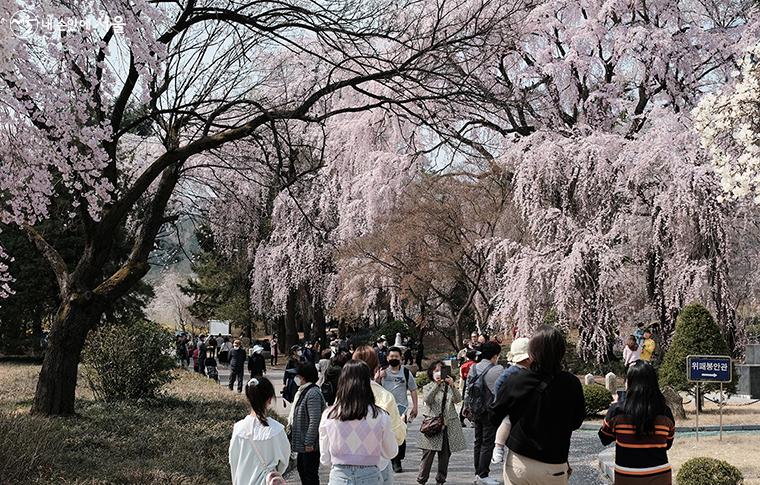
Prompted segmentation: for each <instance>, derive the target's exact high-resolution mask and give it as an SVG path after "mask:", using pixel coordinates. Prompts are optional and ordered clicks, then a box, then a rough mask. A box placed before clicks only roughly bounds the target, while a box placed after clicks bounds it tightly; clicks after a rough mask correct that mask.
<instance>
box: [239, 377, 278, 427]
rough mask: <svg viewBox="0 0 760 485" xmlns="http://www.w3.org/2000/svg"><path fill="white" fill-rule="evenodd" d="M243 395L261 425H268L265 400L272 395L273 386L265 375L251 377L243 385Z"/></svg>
mask: <svg viewBox="0 0 760 485" xmlns="http://www.w3.org/2000/svg"><path fill="white" fill-rule="evenodd" d="M245 397H247V398H248V404H250V405H251V410H253V413H254V414H255V415H256V417H257V418H258V419H259V422H260V423H261V424H262V425H263V426H269V422H268V421H267V413H266V409H267V402H269V400H270V399H272V398H273V397H274V386H273V385H272V383H271V382H269V379H267V378H266V377H259V378H253V379H251V380H249V381H248V383H247V384H246V385H245Z"/></svg>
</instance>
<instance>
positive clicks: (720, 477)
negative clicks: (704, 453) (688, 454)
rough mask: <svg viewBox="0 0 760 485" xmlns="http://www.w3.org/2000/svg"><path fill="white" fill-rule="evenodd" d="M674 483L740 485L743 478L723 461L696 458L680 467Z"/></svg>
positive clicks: (685, 484)
mask: <svg viewBox="0 0 760 485" xmlns="http://www.w3.org/2000/svg"><path fill="white" fill-rule="evenodd" d="M676 482H677V483H678V485H741V484H743V483H744V476H743V475H742V472H740V471H739V469H738V468H736V467H735V466H733V465H732V464H730V463H727V462H725V461H723V460H716V459H715V458H706V457H697V458H692V459H690V460H688V461H687V462H686V463H684V464H683V465H681V469H680V470H678V476H677V477H676Z"/></svg>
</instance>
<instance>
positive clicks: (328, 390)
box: [319, 379, 335, 406]
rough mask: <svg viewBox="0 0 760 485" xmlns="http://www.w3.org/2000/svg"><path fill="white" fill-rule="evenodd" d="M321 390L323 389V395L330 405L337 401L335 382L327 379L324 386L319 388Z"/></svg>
mask: <svg viewBox="0 0 760 485" xmlns="http://www.w3.org/2000/svg"><path fill="white" fill-rule="evenodd" d="M319 390H320V391H322V397H324V398H325V402H327V404H328V405H330V406H332V405H333V403H334V402H335V388H334V386H333V383H332V382H330V381H329V380H327V379H325V382H323V383H322V386H321V387H320V388H319Z"/></svg>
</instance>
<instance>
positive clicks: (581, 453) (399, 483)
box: [219, 366, 609, 485]
mask: <svg viewBox="0 0 760 485" xmlns="http://www.w3.org/2000/svg"><path fill="white" fill-rule="evenodd" d="M283 373H284V371H283V368H282V366H280V367H279V368H271V369H269V370H268V372H267V377H268V378H269V379H270V380H271V381H272V383H273V384H274V386H275V392H276V393H277V396H278V397H279V395H280V389H281V388H282V378H283ZM245 378H246V379H247V378H248V371H247V370H246V371H245ZM228 382H229V372H228V371H227V370H226V369H222V368H221V367H220V368H219V384H220V385H224V386H226V385H227V383H228ZM283 404H284V401H283V399H282V398H278V399H277V407H276V409H275V411H276V412H277V413H279V414H281V415H284V416H287V414H288V411H290V406H288V407H287V408H286V407H284V406H283ZM419 424H420V419H419V418H417V419H416V420H415V421H414V422H413V423H412V424H411V425H410V426H409V434H408V437H407V448H406V459H405V460H404V462H403V467H404V471H403V472H402V473H397V474H396V475H395V478H394V483H395V484H396V485H415V484H416V483H417V481H416V478H417V467H418V466H419V463H420V460H421V459H422V452H421V451H420V450H419V448H417V437H418V436H419V434H420V431H419ZM464 434H465V441H466V442H468V443H472V442H473V441H474V430H473V429H472V428H465V430H464ZM602 448H604V447H603V446H602V445H601V443H599V438H598V437H597V434H596V431H595V430H594V431H584V430H579V431H576V432H575V433H574V434H573V439H572V443H571V445H570V466H571V467H572V468H573V474H572V475H571V477H570V484H571V485H604V484H608V483H609V481H608V480H606V479H605V478H603V475H602V474H601V472H600V471H599V466H598V455H599V452H600V451H601V450H602ZM435 466H436V464H435V463H434V464H433V473H434V472H435ZM474 469H475V467H474V465H473V456H472V447H471V446H470V449H468V450H465V451H460V452H459V453H455V454H454V455H453V456H452V457H451V460H450V462H449V475H448V481H447V483H450V484H453V485H466V484H470V483H472V482H473V480H474V478H475V472H474ZM329 473H330V470H329V469H328V468H327V467H324V466H323V467H322V468H321V469H320V476H321V478H322V483H323V484H326V483H327V481H328V476H329ZM491 476H492V477H494V478H496V479H498V480H499V481H501V480H502V471H501V466H500V465H493V466H491ZM287 480H288V484H300V483H301V481H300V480H299V479H298V473H296V472H295V470H294V471H293V472H292V473H290V474H289V475H288V477H287ZM429 483H433V482H432V481H431V482H429Z"/></svg>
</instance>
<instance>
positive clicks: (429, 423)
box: [420, 384, 449, 438]
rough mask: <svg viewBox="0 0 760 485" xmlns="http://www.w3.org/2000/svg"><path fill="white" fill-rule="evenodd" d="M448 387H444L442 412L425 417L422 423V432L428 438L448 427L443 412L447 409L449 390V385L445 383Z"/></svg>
mask: <svg viewBox="0 0 760 485" xmlns="http://www.w3.org/2000/svg"><path fill="white" fill-rule="evenodd" d="M444 385H445V386H446V387H444V389H443V401H442V402H441V414H439V415H438V416H432V417H430V418H425V419H423V420H422V424H421V425H420V433H422V434H424V435H425V436H427V437H428V438H432V437H433V436H435V435H437V434H440V433H441V432H442V431H443V428H445V427H446V425H445V423H444V420H443V414H444V412H445V410H446V398H447V397H448V396H447V394H448V392H449V385H448V384H444Z"/></svg>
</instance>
